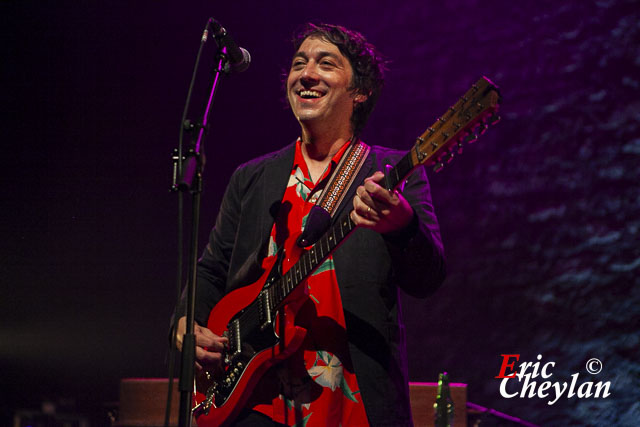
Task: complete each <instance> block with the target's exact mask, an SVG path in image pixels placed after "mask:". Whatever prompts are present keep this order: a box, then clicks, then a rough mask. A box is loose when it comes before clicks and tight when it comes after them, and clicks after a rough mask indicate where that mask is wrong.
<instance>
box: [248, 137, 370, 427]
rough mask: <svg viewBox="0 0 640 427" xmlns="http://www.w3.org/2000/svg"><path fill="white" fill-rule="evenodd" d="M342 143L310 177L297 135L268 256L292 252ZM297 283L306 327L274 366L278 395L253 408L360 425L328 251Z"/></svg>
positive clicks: (281, 416) (289, 421)
mask: <svg viewBox="0 0 640 427" xmlns="http://www.w3.org/2000/svg"><path fill="white" fill-rule="evenodd" d="M348 145H349V144H345V145H344V146H343V147H342V148H341V149H340V150H339V151H338V152H337V153H336V154H335V155H334V156H333V158H332V160H331V164H330V166H329V167H328V168H327V170H325V172H324V174H323V175H322V177H321V178H320V179H319V180H318V181H317V182H316V183H314V182H313V181H312V180H311V178H310V174H309V169H308V168H307V164H306V162H305V160H304V157H303V155H302V151H301V141H300V140H298V142H297V143H296V152H295V158H294V163H293V168H292V170H291V175H290V177H289V182H288V184H287V189H286V191H285V193H284V197H283V199H282V205H281V206H286V209H282V208H281V209H280V212H279V213H278V217H277V219H276V222H275V224H274V227H273V229H272V230H271V236H270V238H269V251H268V257H273V256H276V253H277V252H278V250H279V249H280V248H281V247H282V246H283V245H284V250H285V254H287V253H293V250H292V249H293V246H294V245H295V244H296V239H297V238H298V236H299V235H300V233H301V232H302V230H303V228H304V224H305V222H306V218H307V215H309V211H310V210H311V207H312V206H313V205H314V204H315V203H316V200H317V198H318V197H319V196H320V194H321V193H322V189H323V188H324V186H325V185H326V183H327V181H328V178H329V176H330V174H331V173H332V172H333V169H334V168H335V167H336V165H337V164H338V162H339V161H340V158H341V157H342V155H343V154H344V152H345V151H346V149H347V147H348ZM285 268H286V267H285ZM285 271H286V270H285ZM299 286H307V288H308V291H309V294H308V299H307V300H306V301H305V303H304V305H303V306H302V308H301V309H300V310H299V312H298V314H297V316H296V323H297V324H302V325H304V326H305V327H306V328H307V330H308V333H307V335H306V338H305V340H304V342H303V344H302V346H301V348H300V349H299V350H298V351H297V353H295V354H293V355H292V356H291V357H290V358H289V359H288V360H287V361H285V362H283V363H282V364H281V365H279V366H278V367H277V368H276V370H277V378H278V380H279V381H280V384H279V387H278V388H279V390H280V392H279V395H278V396H277V397H275V398H274V399H273V400H272V402H271V404H260V405H256V406H254V408H253V409H254V410H257V411H259V412H262V413H263V414H266V415H268V416H269V417H271V418H272V419H273V420H274V421H276V422H279V423H283V424H286V425H289V426H307V427H312V426H322V427H325V426H366V425H368V421H367V416H366V414H365V410H364V405H363V404H362V398H361V396H360V389H359V387H358V381H357V380H356V376H355V373H354V370H353V366H352V363H351V358H350V356H349V349H348V345H347V334H346V328H345V320H344V312H343V310H342V300H341V298H340V290H339V289H338V281H337V279H336V274H335V270H334V266H333V259H332V258H331V257H329V258H328V259H327V260H326V261H325V262H324V263H323V264H322V265H320V267H318V269H317V270H316V271H315V272H314V273H312V274H311V275H310V276H309V277H308V278H307V279H306V280H305V281H304V282H303V283H301V284H300V285H299Z"/></svg>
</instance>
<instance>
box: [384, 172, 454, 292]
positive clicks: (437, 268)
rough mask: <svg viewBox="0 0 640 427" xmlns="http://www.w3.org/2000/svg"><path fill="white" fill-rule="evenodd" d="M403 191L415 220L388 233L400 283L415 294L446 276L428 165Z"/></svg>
mask: <svg viewBox="0 0 640 427" xmlns="http://www.w3.org/2000/svg"><path fill="white" fill-rule="evenodd" d="M402 195H403V196H404V198H405V199H406V200H407V201H408V202H409V204H410V205H411V207H412V208H413V211H414V215H413V220H412V222H411V223H410V224H409V225H408V226H407V227H406V228H405V229H403V230H401V231H399V232H394V233H387V234H385V235H384V238H385V242H386V243H387V247H388V250H389V253H390V255H391V261H392V265H393V274H394V279H395V281H396V283H398V286H400V288H401V289H402V290H403V291H405V292H406V293H408V294H409V295H411V296H415V297H426V296H428V295H430V294H431V293H433V292H434V291H435V290H436V289H437V288H438V287H439V286H440V285H441V284H442V282H443V281H444V279H445V276H446V268H445V260H444V249H443V246H442V239H441V237H440V226H439V225H438V220H437V218H436V215H435V211H434V209H433V203H432V202H431V190H430V188H429V182H428V180H427V174H426V172H425V170H424V168H422V167H420V168H418V169H416V170H415V171H414V172H413V173H412V174H411V175H410V176H409V178H407V180H406V182H405V186H404V189H403V190H402Z"/></svg>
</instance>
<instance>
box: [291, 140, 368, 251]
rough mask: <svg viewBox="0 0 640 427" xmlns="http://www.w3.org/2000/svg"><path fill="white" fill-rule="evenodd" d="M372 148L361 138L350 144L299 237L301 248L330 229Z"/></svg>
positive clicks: (312, 242) (310, 243)
mask: <svg viewBox="0 0 640 427" xmlns="http://www.w3.org/2000/svg"><path fill="white" fill-rule="evenodd" d="M369 151H371V148H370V147H369V146H368V145H367V144H365V143H364V142H362V141H360V140H358V141H356V142H354V143H352V144H350V146H349V148H347V151H346V152H345V153H344V155H343V156H342V158H341V159H340V162H339V163H338V166H337V167H336V169H335V170H334V171H333V174H332V175H331V178H329V182H328V183H327V185H326V186H325V188H324V190H323V191H322V194H321V195H320V197H318V200H317V201H316V204H315V206H313V207H312V208H311V211H310V212H309V216H307V222H306V224H305V227H304V230H303V231H302V234H300V237H299V238H298V241H297V244H298V246H300V247H306V246H309V245H313V244H314V243H315V242H317V241H318V239H319V238H320V237H321V236H322V235H323V234H324V233H325V231H327V230H328V229H329V226H330V225H331V218H333V216H334V215H335V213H336V212H337V211H338V207H339V206H340V205H341V204H342V203H343V202H344V197H345V195H346V194H347V191H348V190H349V187H351V185H352V184H353V181H354V180H355V178H356V176H357V175H358V172H360V169H361V168H362V165H363V164H364V161H365V160H366V159H367V156H368V155H369Z"/></svg>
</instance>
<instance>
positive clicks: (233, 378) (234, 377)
mask: <svg viewBox="0 0 640 427" xmlns="http://www.w3.org/2000/svg"><path fill="white" fill-rule="evenodd" d="M229 378H231V381H233V380H235V379H236V374H234V373H233V372H232V373H231V374H229Z"/></svg>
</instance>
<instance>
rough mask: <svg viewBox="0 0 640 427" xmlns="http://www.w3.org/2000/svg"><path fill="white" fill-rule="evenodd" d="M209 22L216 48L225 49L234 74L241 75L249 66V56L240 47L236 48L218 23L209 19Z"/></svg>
mask: <svg viewBox="0 0 640 427" xmlns="http://www.w3.org/2000/svg"><path fill="white" fill-rule="evenodd" d="M209 22H211V25H212V27H213V36H214V37H215V39H216V43H217V44H218V47H219V48H220V49H222V48H223V47H226V48H227V57H228V58H229V65H230V66H231V69H232V70H233V71H235V72H238V73H241V72H243V71H245V70H246V69H247V68H249V64H251V55H250V54H249V52H248V51H247V50H246V49H245V48H242V47H238V45H237V44H236V42H235V41H234V40H233V38H231V36H230V35H229V33H227V30H225V29H224V27H223V26H222V25H220V23H219V22H218V21H216V20H215V19H213V18H209Z"/></svg>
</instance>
